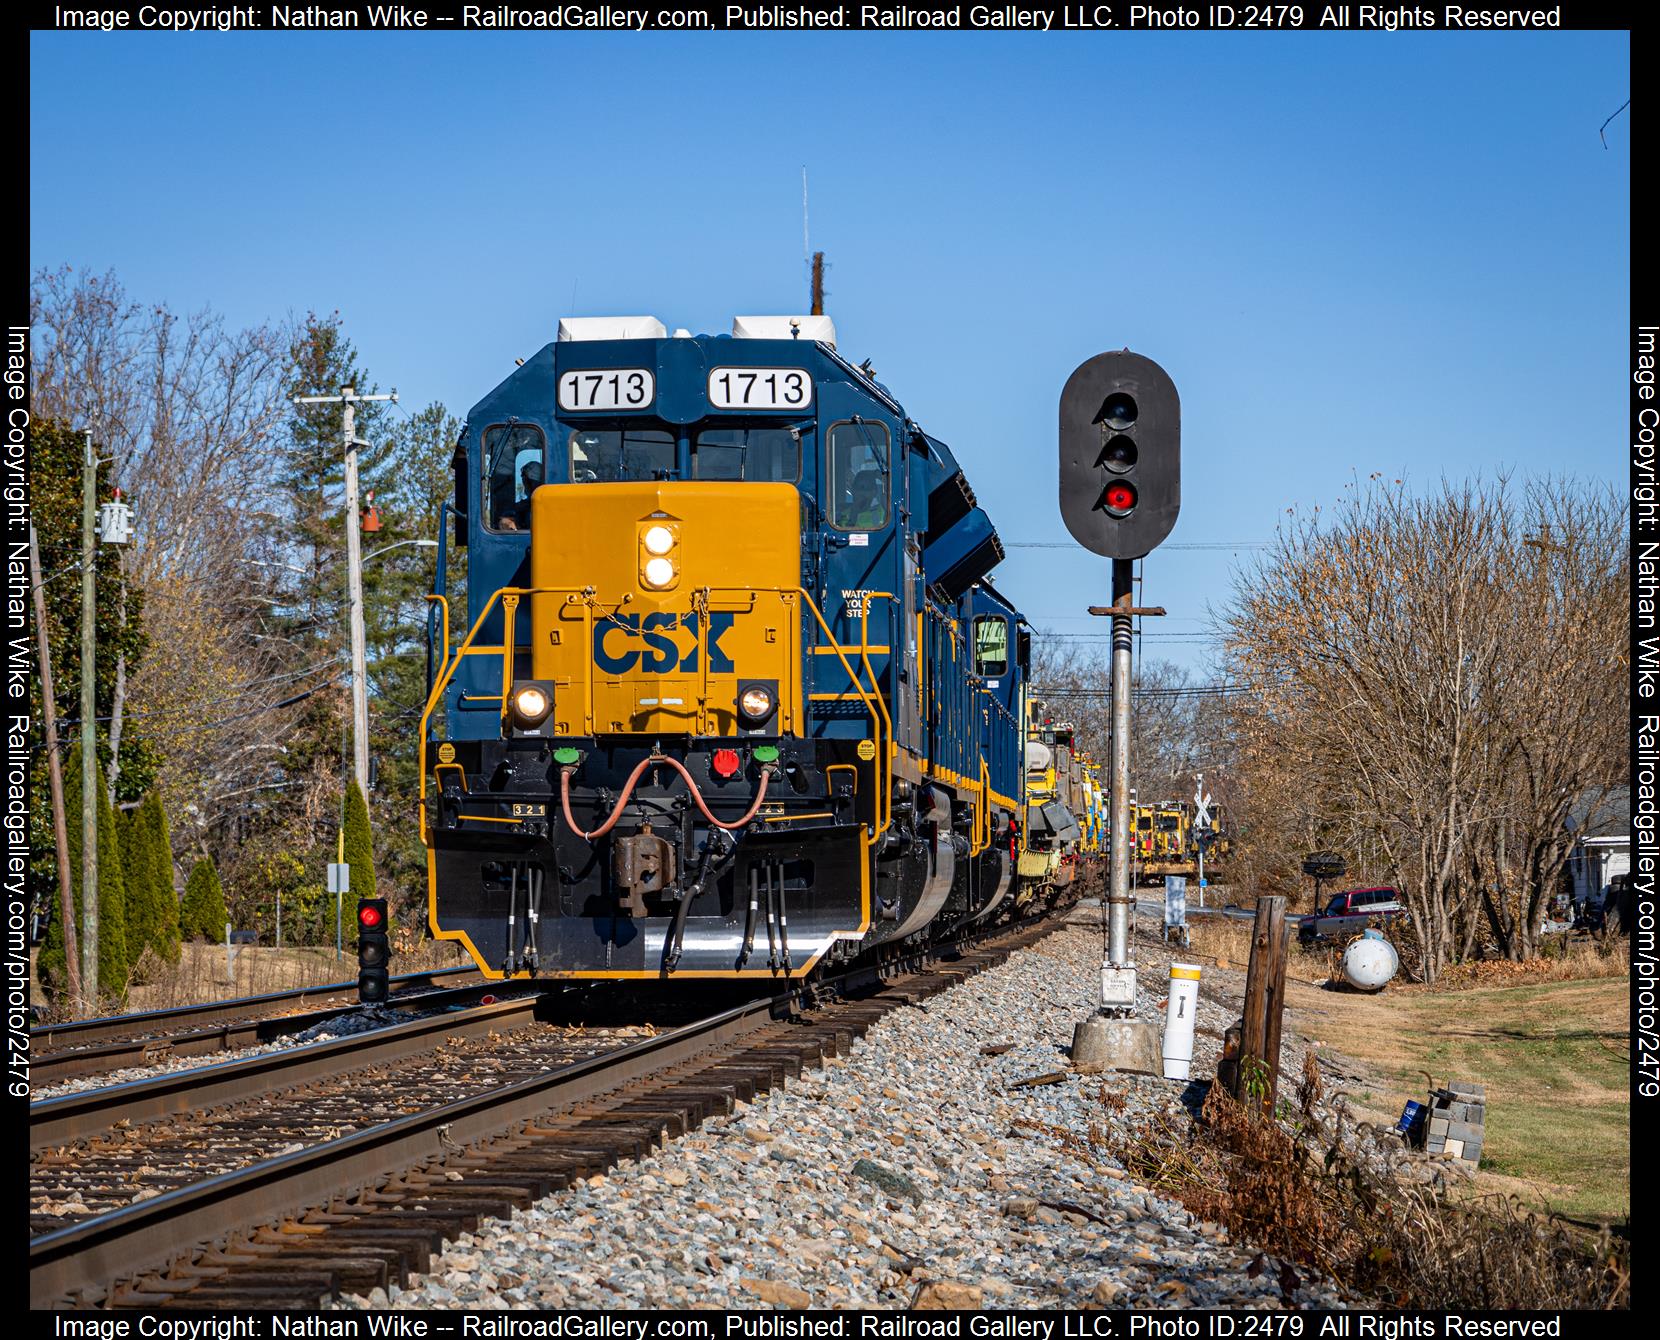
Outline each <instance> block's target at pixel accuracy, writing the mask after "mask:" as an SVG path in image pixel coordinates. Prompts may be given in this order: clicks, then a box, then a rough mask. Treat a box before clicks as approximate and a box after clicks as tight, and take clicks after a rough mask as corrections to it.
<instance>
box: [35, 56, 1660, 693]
mask: <svg viewBox="0 0 1660 1340" xmlns="http://www.w3.org/2000/svg"><path fill="white" fill-rule="evenodd" d="M30 84H31V93H30V98H31V128H30V150H31V154H30V187H31V198H30V260H31V263H32V265H34V266H43V265H57V264H60V263H64V262H67V263H70V264H73V265H75V266H77V267H89V268H91V269H93V270H95V271H100V272H101V271H103V270H104V269H107V268H111V267H113V268H114V269H115V270H116V271H117V273H118V274H119V276H120V278H121V279H122V281H123V282H124V283H125V284H126V286H127V288H128V290H129V291H130V292H131V293H132V294H133V296H135V297H137V298H141V299H151V300H165V301H166V302H168V303H170V304H171V305H173V306H174V307H175V308H176V309H185V308H194V307H197V306H200V305H202V304H211V305H212V306H214V307H216V308H217V309H219V310H220V311H222V312H224V313H226V314H227V315H228V316H229V317H230V318H231V319H232V320H234V321H237V322H253V321H258V320H261V319H264V318H266V317H269V316H279V315H282V314H285V313H294V314H303V313H304V312H305V311H306V310H308V309H316V310H319V311H330V310H334V309H339V310H340V312H341V313H342V314H343V316H344V318H345V321H346V325H347V328H348V331H349V333H350V334H351V336H352V338H353V339H354V340H355V341H356V343H357V345H358V348H359V350H360V352H361V354H362V356H363V358H364V361H365V363H366V365H367V366H368V367H369V368H370V369H371V370H372V371H373V373H374V375H375V377H376V378H377V380H379V382H380V383H381V384H382V386H383V387H384V386H392V385H396V386H397V387H398V389H399V391H400V392H401V394H402V395H403V396H404V397H405V399H406V402H407V403H408V404H409V405H410V406H411V407H412V408H413V407H416V406H419V405H421V404H425V403H427V402H429V401H431V400H441V401H443V402H444V403H446V404H447V405H448V406H450V407H451V408H452V409H454V410H456V411H457V412H464V411H465V409H466V408H467V407H468V406H469V405H471V404H472V403H473V402H474V401H475V400H477V399H478V398H479V397H480V396H482V395H483V393H484V392H485V391H487V390H488V389H489V388H490V387H491V386H493V385H494V384H495V383H496V382H497V381H499V380H500V379H501V378H502V377H503V376H504V375H506V373H507V372H508V371H510V370H511V368H512V366H513V359H514V358H515V357H523V356H528V355H529V354H530V353H532V352H533V351H534V350H535V349H537V348H539V347H540V346H541V345H542V344H544V343H546V342H547V341H548V340H549V339H551V338H552V336H553V332H554V328H555V324H556V322H557V320H558V318H559V317H560V316H562V315H567V314H572V313H574V314H584V315H592V314H606V313H636V312H650V313H653V314H655V315H657V316H658V317H660V318H661V319H662V320H663V321H664V322H665V323H667V324H668V325H669V326H670V327H671V328H672V327H674V326H681V325H684V326H688V327H690V328H691V329H693V330H694V331H710V332H715V331H722V330H726V329H728V328H729V325H730V320H731V317H732V316H733V314H735V313H749V312H784V311H789V312H794V311H801V310H804V309H805V289H806V278H805V271H804V266H803V260H802V216H801V170H802V167H803V166H805V167H806V168H807V169H808V173H809V181H810V196H811V207H810V208H811V214H810V218H811V239H812V245H813V247H814V248H815V249H818V248H822V249H823V250H824V251H826V253H827V254H828V259H829V262H830V267H831V268H830V270H829V275H828V285H827V286H828V289H829V298H828V300H827V304H826V305H827V309H828V310H829V312H830V314H831V315H832V317H833V318H834V319H835V321H836V325H837V330H838V334H839V337H840V347H841V349H842V351H843V352H844V353H846V354H848V355H850V356H851V357H852V358H853V359H854V360H855V361H859V360H862V359H864V358H870V359H872V360H873V362H874V363H875V365H876V371H877V375H878V376H879V377H880V378H881V379H882V380H883V381H884V382H886V383H887V384H888V385H889V387H890V388H892V390H893V391H894V392H895V394H897V395H898V397H899V398H900V400H901V401H902V403H904V405H905V406H906V408H907V410H908V411H909V412H910V413H911V414H912V416H913V417H915V418H916V419H917V420H918V422H920V423H921V424H922V425H923V426H924V427H925V428H926V429H928V430H929V431H930V432H933V433H934V434H935V435H937V436H939V437H942V438H944V439H945V440H946V441H948V442H950V443H951V444H952V446H953V448H954V449H955V451H956V452H957V454H958V456H959V458H960V459H961V460H962V461H963V462H964V464H965V466H966V468H967V470H968V472H969V477H970V479H971V480H972V481H973V483H974V485H975V487H976V489H977V490H978V492H979V494H980V496H981V498H982V500H983V501H985V502H986V503H987V505H988V508H989V510H990V511H991V513H992V516H993V519H994V520H995V522H996V523H997V525H998V528H999V530H1000V531H1001V533H1002V534H1003V536H1004V538H1005V539H1006V540H1009V541H1057V540H1062V539H1065V538H1066V536H1065V532H1064V530H1063V529H1062V528H1061V525H1060V520H1059V514H1058V511H1057V505H1056V498H1055V455H1056V447H1055V416H1056V402H1057V399H1058V397H1059V394H1060V388H1061V385H1062V383H1063V382H1064V381H1065V379H1066V377H1067V375H1068V373H1070V371H1071V370H1072V368H1073V367H1074V366H1076V365H1077V364H1078V363H1079V362H1081V361H1082V360H1083V359H1084V358H1086V357H1088V356H1090V355H1091V354H1094V353H1096V352H1099V351H1100V350H1102V349H1108V348H1119V347H1122V346H1125V345H1128V346H1130V347H1131V348H1134V349H1136V350H1138V351H1140V352H1142V353H1145V354H1148V355H1150V356H1152V357H1153V358H1156V359H1158V360H1159V361H1160V362H1161V363H1163V364H1164V366H1165V367H1166V368H1167V369H1168V370H1169V371H1170V373H1171V374H1172V376H1173V377H1174V378H1175V381H1176V384H1177V386H1178V388H1179V389H1180V391H1181V394H1182V400H1183V429H1184V433H1183V444H1184V450H1183V503H1182V515H1181V520H1180V521H1179V522H1178V524H1177V527H1176V530H1175V532H1174V534H1173V535H1172V536H1171V541H1170V542H1171V543H1172V544H1181V543H1209V542H1216V541H1260V540H1262V539H1265V538H1267V537H1269V536H1270V535H1272V533H1273V531H1274V528H1275V526H1276V525H1277V524H1278V523H1279V522H1280V521H1281V520H1282V519H1283V518H1284V516H1285V513H1286V509H1287V508H1288V507H1292V506H1297V507H1300V508H1304V509H1306V508H1308V507H1311V506H1313V505H1316V504H1321V505H1324V504H1329V503H1331V502H1332V501H1333V500H1335V499H1336V498H1337V497H1338V496H1339V495H1340V493H1341V491H1342V488H1343V485H1344V484H1345V483H1347V482H1349V481H1350V480H1351V479H1352V478H1354V477H1355V475H1357V474H1358V475H1360V476H1362V477H1364V476H1365V475H1367V474H1370V473H1372V472H1374V471H1378V472H1382V473H1383V474H1384V475H1386V476H1388V477H1390V478H1405V479H1406V480H1407V481H1408V483H1409V484H1410V485H1413V486H1416V487H1425V486H1428V485H1430V484H1432V483H1433V482H1434V481H1435V480H1436V479H1437V478H1438V477H1439V476H1440V475H1442V474H1447V475H1449V476H1453V477H1462V476H1465V475H1469V474H1473V473H1478V472H1479V473H1484V474H1492V473H1493V472H1495V471H1497V470H1500V469H1504V468H1508V469H1512V470H1514V471H1515V472H1516V473H1517V474H1519V475H1524V476H1525V475H1530V474H1540V473H1546V472H1550V471H1553V470H1557V471H1559V470H1562V469H1564V468H1566V469H1570V470H1572V471H1574V472H1576V473H1578V474H1581V475H1585V476H1590V477H1594V478H1596V479H1604V480H1610V481H1612V480H1615V479H1616V478H1623V476H1624V461H1625V455H1624V442H1625V431H1626V429H1625V399H1624V392H1625V380H1624V375H1625V373H1624V370H1625V362H1626V349H1627V333H1626V332H1627V326H1628V322H1629V316H1630V301H1629V294H1628V289H1629V280H1630V265H1629V257H1630V191H1629V183H1630V155H1629V151H1628V146H1629V138H1630V128H1631V122H1630V119H1629V113H1628V114H1627V115H1626V116H1622V117H1621V118H1620V119H1618V120H1617V121H1615V122H1614V124H1613V125H1612V126H1611V127H1610V128H1609V132H1608V145H1609V147H1608V149H1607V150H1604V148H1603V147H1602V144H1601V143H1600V141H1599V140H1598V137H1597V127H1598V126H1599V125H1600V124H1601V123H1602V121H1603V120H1604V118H1605V117H1606V116H1607V115H1608V114H1609V113H1610V112H1611V111H1613V110H1614V109H1615V108H1616V107H1618V106H1619V105H1620V103H1621V102H1622V101H1623V100H1624V99H1625V98H1626V97H1627V96H1629V93H1630V41H1629V37H1628V35H1627V34H1624V33H1566V34H1563V33H1557V34H1505V33H1493V34H1479V35H1478V34H1470V35H1460V34H1441V33H1395V34H1383V33H1375V34H1346V33H1309V34H1272V35H1269V34H1246V33H1237V34H1201V33H1171V34H1151V33H1148V34H1125V33H1114V34H1101V33H1095V34H1011V35H1002V34H953V35H928V34H922V33H916V34H910V33H900V34H856V35H834V34H831V35H822V36H812V35H795V34H789V35H773V34H688V35H671V34H662V35H657V34H650V35H643V36H642V35H639V34H528V33H527V34H443V35H438V34H434V35H421V34H398V33H385V34H355V35H330V34H296V35H288V34H285V35H280V36H275V35H240V34H239V35H219V34H204V35H196V36H177V37H175V36H171V35H162V34H102V33H97V34H70V33H55V34H42V33H37V34H35V35H34V36H33V37H32V40H31V67H30ZM573 295H574V300H573ZM1243 552H1247V551H1242V553H1243ZM1234 562H1235V559H1234V556H1233V555H1232V554H1230V553H1228V552H1225V551H1223V552H1218V551H1190V550H1171V549H1166V550H1160V551H1158V552H1156V553H1155V554H1154V555H1153V557H1152V558H1150V559H1149V560H1148V562H1147V565H1146V585H1145V588H1144V596H1145V598H1146V599H1147V600H1148V601H1149V602H1151V603H1160V604H1163V605H1165V606H1166V607H1167V608H1168V609H1169V611H1170V615H1171V617H1170V618H1168V619H1165V620H1162V621H1160V627H1159V628H1158V629H1157V630H1153V631H1156V633H1157V634H1159V635H1160V636H1157V637H1156V638H1153V639H1150V640H1149V641H1148V642H1147V644H1146V650H1147V653H1148V654H1149V655H1155V656H1163V657H1166V658H1168V659H1172V660H1176V661H1179V662H1182V663H1184V664H1187V665H1189V666H1191V667H1192V668H1194V669H1196V670H1197V669H1200V668H1202V667H1205V666H1207V665H1209V664H1210V663H1211V653H1210V650H1209V648H1208V646H1207V645H1206V643H1205V642H1204V640H1203V638H1202V630H1203V629H1204V627H1205V613H1206V610H1205V607H1206V603H1207V601H1212V600H1215V599H1216V598H1217V597H1219V596H1220V595H1222V594H1224V593H1225V591H1226V589H1227V586H1228V582H1229V571H1230V567H1231V566H1232V565H1233V564H1234ZM998 580H999V584H1000V586H1001V587H1002V589H1003V590H1004V591H1005V593H1006V594H1008V595H1009V596H1010V597H1011V598H1012V599H1014V600H1015V601H1016V603H1017V604H1019V605H1020V606H1021V607H1022V608H1023V609H1024V610H1025V611H1026V612H1027V614H1028V616H1029V617H1030V618H1031V619H1032V621H1033V622H1034V623H1035V624H1036V625H1037V626H1039V627H1040V628H1051V629H1056V630H1061V631H1065V632H1070V633H1074V634H1076V633H1079V632H1094V633H1099V632H1101V631H1103V630H1101V629H1100V628H1099V621H1092V620H1090V619H1089V618H1088V617H1087V616H1085V615H1084V612H1083V610H1084V607H1085V606H1086V605H1088V604H1091V603H1101V602H1102V601H1103V600H1104V598H1105V596H1106V593H1107V592H1106V585H1107V573H1106V563H1105V560H1101V559H1097V558H1095V557H1094V556H1092V555H1089V554H1087V553H1085V552H1084V551H1083V550H1081V549H1070V550H1069V549H1021V548H1017V549H1012V550H1011V551H1010V557H1009V559H1008V561H1007V562H1006V563H1005V564H1004V565H1003V567H1002V568H1001V569H1000V570H999V578H998ZM1184 639H1185V640H1184ZM1212 668H1213V669H1218V670H1220V672H1221V673H1225V667H1215V666H1212Z"/></svg>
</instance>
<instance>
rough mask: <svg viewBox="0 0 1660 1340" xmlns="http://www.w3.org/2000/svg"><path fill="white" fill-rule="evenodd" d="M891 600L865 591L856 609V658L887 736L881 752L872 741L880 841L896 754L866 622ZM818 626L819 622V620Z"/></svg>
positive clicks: (888, 815)
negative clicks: (878, 603) (874, 605)
mask: <svg viewBox="0 0 1660 1340" xmlns="http://www.w3.org/2000/svg"><path fill="white" fill-rule="evenodd" d="M893 598H894V595H893V592H892V591H867V592H866V593H865V599H864V603H863V604H862V605H861V606H860V608H859V656H860V659H861V660H862V661H863V662H864V667H865V673H866V674H867V675H869V676H870V690H871V693H872V694H873V695H874V696H875V698H876V705H877V706H878V707H879V708H881V709H882V726H883V728H884V729H885V730H886V731H887V733H888V747H887V749H886V750H885V751H884V750H883V749H882V742H881V740H880V739H878V740H877V741H876V751H877V756H878V757H879V758H881V760H882V761H883V763H885V764H886V765H887V766H886V767H884V768H883V769H882V770H881V772H880V773H879V774H878V778H879V784H878V786H877V794H878V796H879V797H880V798H881V803H880V805H879V811H880V814H879V817H880V820H881V823H880V826H879V827H878V828H877V830H876V836H877V837H881V836H882V834H883V833H885V832H887V831H888V826H889V825H890V824H891V823H892V822H893V756H894V754H895V753H896V752H897V751H896V749H895V747H894V741H893V718H892V717H890V716H889V715H888V705H887V703H886V702H884V701H883V699H882V686H881V682H880V681H879V680H878V679H877V678H876V671H875V669H874V668H873V667H872V666H871V663H870V630H869V622H868V621H869V619H870V602H871V601H873V600H892V599H893ZM820 622H822V620H821V621H820ZM826 631H828V630H826ZM889 664H890V665H891V664H892V659H891V657H890V659H889Z"/></svg>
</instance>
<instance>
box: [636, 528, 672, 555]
mask: <svg viewBox="0 0 1660 1340" xmlns="http://www.w3.org/2000/svg"><path fill="white" fill-rule="evenodd" d="M642 543H644V545H645V547H646V552H647V553H648V554H659V555H660V554H666V553H668V552H669V550H671V549H673V548H674V532H673V531H672V530H670V529H669V528H668V527H667V526H652V527H651V528H650V529H649V530H647V531H646V533H645V535H644V537H643V539H642Z"/></svg>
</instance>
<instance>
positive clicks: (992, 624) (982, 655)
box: [974, 614, 1009, 678]
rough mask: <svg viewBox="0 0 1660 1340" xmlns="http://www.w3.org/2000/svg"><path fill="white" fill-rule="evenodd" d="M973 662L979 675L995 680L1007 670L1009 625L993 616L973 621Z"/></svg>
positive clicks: (1006, 621)
mask: <svg viewBox="0 0 1660 1340" xmlns="http://www.w3.org/2000/svg"><path fill="white" fill-rule="evenodd" d="M974 661H975V668H976V669H977V670H978V671H979V673H980V674H982V675H986V676H988V677H991V678H995V677H997V676H998V675H1001V674H1003V673H1004V672H1005V671H1007V670H1008V668H1009V623H1008V620H1007V619H1003V618H999V617H998V616H997V615H994V614H986V615H981V617H980V618H978V619H976V620H975V621H974Z"/></svg>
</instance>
